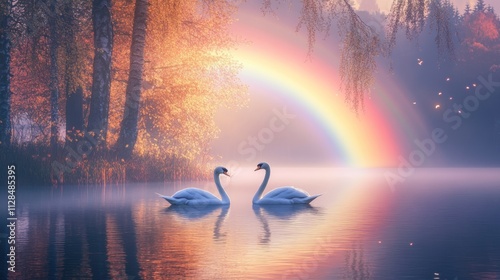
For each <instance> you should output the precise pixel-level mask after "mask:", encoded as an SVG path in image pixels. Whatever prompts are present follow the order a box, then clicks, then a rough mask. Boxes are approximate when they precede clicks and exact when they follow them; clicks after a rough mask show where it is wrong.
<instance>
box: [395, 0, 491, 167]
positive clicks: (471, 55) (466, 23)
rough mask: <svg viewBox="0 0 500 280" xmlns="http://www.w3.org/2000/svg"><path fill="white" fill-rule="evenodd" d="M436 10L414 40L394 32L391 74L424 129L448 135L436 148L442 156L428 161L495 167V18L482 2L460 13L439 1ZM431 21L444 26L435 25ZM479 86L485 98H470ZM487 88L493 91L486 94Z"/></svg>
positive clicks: (453, 164)
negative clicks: (438, 27)
mask: <svg viewBox="0 0 500 280" xmlns="http://www.w3.org/2000/svg"><path fill="white" fill-rule="evenodd" d="M430 8H431V10H430V11H429V12H430V13H438V12H437V9H436V8H437V7H433V6H432V5H431V6H430ZM439 11H440V14H439V17H434V20H433V19H432V18H433V17H429V19H428V21H427V22H426V23H425V26H427V27H426V28H424V30H423V31H422V32H421V33H420V34H419V35H418V37H416V38H414V40H408V39H407V36H406V33H405V32H401V33H400V34H399V35H398V38H397V44H396V46H395V48H394V50H393V53H392V55H391V57H390V61H391V63H392V71H393V75H394V78H395V79H396V80H397V81H399V82H400V84H401V85H403V87H404V88H405V91H406V92H407V98H408V99H407V101H408V102H409V103H410V104H412V106H414V108H416V110H417V111H418V113H419V115H420V116H421V117H422V118H423V119H424V120H425V121H426V122H427V127H429V128H430V129H431V130H432V129H433V128H436V127H439V128H444V129H445V130H446V131H447V133H448V135H449V137H448V140H447V141H446V143H443V144H442V145H440V147H439V149H438V152H439V153H440V154H441V156H442V159H440V160H438V156H436V157H435V158H432V159H431V160H430V161H433V160H436V163H435V165H441V166H442V165H446V166H499V165H500V110H498V108H500V96H499V95H498V91H500V88H497V87H496V86H495V84H494V83H496V82H498V81H500V72H499V70H500V69H499V68H500V20H499V17H498V15H497V13H496V11H495V10H494V9H493V7H491V6H488V5H486V4H485V2H484V1H483V0H477V1H476V3H475V4H474V5H472V6H470V5H467V6H466V8H465V10H464V11H462V12H459V11H458V10H457V9H456V7H454V6H453V5H452V4H451V3H450V2H446V1H442V9H440V10H439ZM436 18H439V20H440V21H441V22H439V23H438V22H437V20H436ZM436 24H441V25H443V24H444V25H443V26H442V28H441V29H436V28H435V26H436ZM445 29H446V30H449V31H450V32H449V34H450V36H445V37H443V36H442V35H443V34H444V33H440V30H441V31H442V30H445ZM481 77H482V78H481ZM490 79H491V80H490ZM484 81H492V82H493V84H484V83H483V82H484ZM492 87H493V88H492ZM478 88H479V90H480V91H481V94H486V95H487V96H488V98H487V100H479V101H478V100H476V99H472V98H471V97H470V96H471V95H472V96H473V95H474V94H475V93H476V90H477V89H478ZM490 90H494V92H493V93H491V94H488V92H489V91H490ZM476 101H477V102H476ZM413 103H415V104H414V105H413ZM465 103H467V104H465ZM426 136H428V135H421V136H420V137H426Z"/></svg>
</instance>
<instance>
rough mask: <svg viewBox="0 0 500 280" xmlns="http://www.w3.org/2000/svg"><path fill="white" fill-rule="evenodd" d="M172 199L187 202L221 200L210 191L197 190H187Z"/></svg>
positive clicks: (176, 194)
mask: <svg viewBox="0 0 500 280" xmlns="http://www.w3.org/2000/svg"><path fill="white" fill-rule="evenodd" d="M172 197H174V198H177V199H186V200H213V199H216V200H219V199H218V198H217V197H216V196H215V195H213V194H211V193H210V192H208V191H205V190H202V189H197V188H187V189H183V190H180V191H178V192H176V193H175V194H174V195H173V196H172Z"/></svg>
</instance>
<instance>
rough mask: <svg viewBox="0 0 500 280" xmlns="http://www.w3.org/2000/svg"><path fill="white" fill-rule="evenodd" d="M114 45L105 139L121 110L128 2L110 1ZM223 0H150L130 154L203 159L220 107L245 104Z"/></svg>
mask: <svg viewBox="0 0 500 280" xmlns="http://www.w3.org/2000/svg"><path fill="white" fill-rule="evenodd" d="M114 11H115V12H114V14H113V16H114V19H115V23H116V24H115V28H116V32H115V34H116V36H115V47H114V50H113V51H114V61H113V69H115V72H114V77H113V78H114V80H113V83H112V93H111V104H110V123H109V133H108V145H113V143H114V142H115V141H116V139H117V136H118V132H119V125H120V121H121V118H122V114H123V104H124V102H125V100H124V97H125V96H124V92H125V86H126V80H127V72H128V69H127V68H128V60H129V49H128V48H129V46H130V43H129V42H130V38H129V34H127V32H129V30H131V26H132V22H131V19H132V18H133V16H132V12H133V5H131V4H128V3H126V2H123V1H120V2H116V4H115V6H114ZM234 12H236V6H234V5H233V4H231V3H230V2H229V1H224V0H216V1H210V2H204V1H196V0H189V1H174V0H171V1H165V0H152V1H151V6H150V10H149V13H150V14H149V17H148V20H149V22H148V34H147V36H148V37H147V40H146V42H147V43H146V50H145V69H144V77H143V87H142V90H143V93H142V100H141V103H140V106H141V109H140V111H141V116H140V123H139V136H138V139H137V144H136V146H135V153H137V154H139V155H152V156H156V157H160V158H165V159H166V158H177V159H181V160H183V161H189V162H192V163H193V164H202V163H204V162H207V161H208V160H209V159H210V150H209V147H210V142H211V141H212V140H213V139H214V138H215V137H217V134H218V128H217V127H216V125H215V123H214V116H215V113H216V112H217V109H218V108H219V107H220V106H234V105H238V104H244V103H245V100H246V99H245V92H246V88H245V86H244V85H242V84H241V82H240V80H239V78H238V77H237V73H238V70H239V66H238V65H237V64H236V63H235V62H234V61H233V60H232V58H231V57H230V55H229V54H228V50H229V48H230V47H233V46H234V45H235V42H234V41H233V40H232V39H231V36H230V34H229V32H228V26H229V23H230V21H231V18H232V15H233V13H234Z"/></svg>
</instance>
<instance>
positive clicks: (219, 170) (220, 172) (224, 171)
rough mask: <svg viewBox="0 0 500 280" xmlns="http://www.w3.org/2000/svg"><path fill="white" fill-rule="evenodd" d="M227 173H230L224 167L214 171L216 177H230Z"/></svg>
mask: <svg viewBox="0 0 500 280" xmlns="http://www.w3.org/2000/svg"><path fill="white" fill-rule="evenodd" d="M227 172H229V171H228V170H227V168H225V167H222V166H219V167H216V168H215V170H214V173H215V175H220V174H224V175H226V176H229V174H228V173H227ZM229 177H231V176H229Z"/></svg>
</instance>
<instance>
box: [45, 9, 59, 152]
mask: <svg viewBox="0 0 500 280" xmlns="http://www.w3.org/2000/svg"><path fill="white" fill-rule="evenodd" d="M56 5H57V0H50V1H49V5H48V10H49V12H48V13H47V16H48V27H49V41H48V44H49V61H50V68H49V69H50V70H49V72H50V78H49V90H50V147H51V150H52V153H53V154H55V153H56V151H57V141H58V139H59V66H58V64H57V49H58V47H59V38H58V36H59V32H58V24H57V18H58V15H57V11H56Z"/></svg>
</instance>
